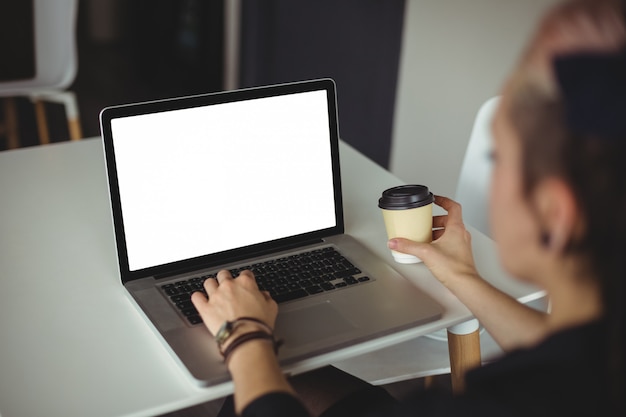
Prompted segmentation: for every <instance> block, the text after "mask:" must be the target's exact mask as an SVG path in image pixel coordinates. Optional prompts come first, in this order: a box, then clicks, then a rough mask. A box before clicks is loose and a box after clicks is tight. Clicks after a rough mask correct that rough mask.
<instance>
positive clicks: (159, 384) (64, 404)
mask: <svg viewBox="0 0 626 417" xmlns="http://www.w3.org/2000/svg"><path fill="white" fill-rule="evenodd" d="M341 164H342V178H343V187H344V201H345V218H346V228H347V231H348V232H349V233H351V234H352V235H354V236H355V237H356V238H358V239H359V240H361V241H362V242H364V243H365V244H366V245H367V246H368V247H370V249H372V250H373V251H374V252H377V253H379V254H381V255H382V256H384V257H385V258H386V259H388V260H389V261H390V262H393V261H392V258H391V255H390V254H389V252H388V250H387V247H386V236H385V231H384V226H383V223H382V219H381V217H380V213H379V209H378V208H377V206H376V202H377V199H378V197H379V194H380V192H381V191H382V190H383V189H385V188H388V187H390V186H394V185H397V184H399V183H400V181H399V180H398V179H397V178H395V177H394V176H393V175H391V174H390V173H389V172H387V171H385V170H384V169H382V168H380V167H379V166H377V165H376V164H374V163H373V162H371V161H370V160H368V159H366V158H365V157H364V156H362V155H361V154H359V153H358V152H356V151H355V150H353V149H352V148H350V147H349V146H347V145H345V144H342V145H341ZM0 195H1V197H0V198H1V200H0V277H1V278H0V279H1V280H2V290H1V291H0V337H1V339H0V415H1V416H2V417H22V416H25V417H33V416H44V415H45V416H65V417H67V416H81V417H82V416H87V415H88V416H91V417H96V416H143V415H155V414H161V413H166V412H169V411H172V410H176V409H180V408H184V407H187V406H191V405H194V404H198V403H201V402H205V401H209V400H211V399H215V398H219V397H221V396H224V395H226V394H227V393H229V392H230V390H231V389H232V387H231V386H230V384H224V385H221V386H218V387H213V388H206V389H203V388H198V387H196V386H195V385H194V383H193V382H192V381H190V380H189V379H187V378H186V376H185V374H184V373H183V372H181V371H180V369H179V368H178V366H177V364H176V362H175V360H174V359H173V358H172V357H171V356H169V354H168V353H167V351H166V350H165V349H164V348H163V347H162V345H161V344H160V342H159V340H158V338H157V336H155V334H154V333H153V332H152V331H151V329H150V327H149V326H148V325H146V323H145V321H144V319H143V318H142V316H141V315H140V313H139V312H138V311H137V309H136V308H135V306H134V305H133V303H132V302H131V301H130V300H129V298H128V297H127V296H126V292H125V290H124V289H123V288H122V286H121V284H120V281H119V275H118V270H117V262H116V255H115V244H114V239H113V226H112V221H111V214H110V210H109V202H108V191H107V184H106V176H105V165H104V158H103V153H102V144H101V141H100V139H99V138H94V139H90V140H83V141H80V142H72V143H70V142H67V143H61V144H54V145H46V146H40V147H36V148H25V149H19V150H13V151H5V152H1V153H0ZM472 234H473V244H474V251H475V252H474V253H475V255H476V259H477V265H478V267H479V269H480V270H481V272H482V273H483V274H484V275H485V276H486V277H487V279H489V280H490V281H492V282H493V283H494V284H495V285H496V286H498V287H499V288H501V289H503V290H504V291H506V292H508V293H509V294H511V295H513V296H514V297H516V298H518V299H521V300H530V299H534V298H537V297H539V296H541V293H540V292H539V291H537V290H535V289H533V288H531V287H527V286H525V285H522V284H519V283H516V282H514V281H512V280H511V279H510V278H508V277H507V276H506V275H505V274H504V273H503V272H502V271H501V269H500V268H499V266H498V262H497V260H496V255H495V251H494V246H493V242H491V241H490V240H489V239H488V238H487V237H485V236H483V235H481V234H480V233H478V232H475V231H474V232H473V233H472ZM396 266H397V269H398V270H399V271H400V272H401V273H403V274H404V275H405V276H406V277H407V278H408V279H410V280H411V281H412V282H414V283H415V285H417V286H419V287H420V288H421V289H423V290H424V291H425V292H427V293H428V294H430V295H431V296H432V297H433V298H434V299H435V300H437V301H438V302H439V303H440V304H441V305H442V306H443V307H444V310H445V312H444V314H443V317H442V318H441V319H440V320H438V321H436V322H433V323H429V324H427V325H423V326H420V327H417V328H414V329H410V330H406V331H403V332H401V333H398V334H394V335H390V336H387V337H385V338H383V339H379V340H376V341H373V342H368V343H365V344H362V345H358V346H355V347H352V348H349V349H345V350H343V351H341V352H337V353H335V354H334V355H331V356H329V355H326V356H323V357H319V358H315V359H313V360H309V361H307V362H306V363H299V364H296V365H294V366H293V367H292V368H291V369H290V371H292V372H302V371H305V370H307V369H311V368H314V367H317V366H322V365H324V364H327V363H329V362H334V363H339V364H341V363H344V362H341V361H343V360H348V362H349V360H352V359H349V358H354V357H355V356H356V355H359V354H363V353H369V352H372V351H375V350H377V349H381V348H386V347H389V346H392V345H396V344H398V343H401V342H406V341H413V340H415V338H417V337H418V336H421V335H424V334H427V333H431V332H433V331H435V330H438V329H443V328H447V327H449V326H451V325H454V324H456V323H459V322H462V321H465V320H467V319H468V318H471V314H470V313H469V311H468V310H467V309H466V308H465V307H464V306H463V305H462V304H461V303H460V302H459V301H458V300H457V299H456V298H455V297H454V296H453V295H452V294H451V293H450V292H449V291H448V290H446V289H445V288H444V287H443V286H442V285H440V284H439V283H438V282H437V281H436V280H435V279H434V278H433V277H432V276H431V275H430V273H429V272H428V270H427V269H426V268H425V267H424V266H423V265H396ZM409 343H410V342H409ZM391 349H393V348H391ZM370 354H371V353H370ZM348 366H349V363H348ZM357 368H358V365H357ZM366 371H367V372H371V369H370V370H366ZM355 372H356V373H358V369H357V370H356V371H355Z"/></svg>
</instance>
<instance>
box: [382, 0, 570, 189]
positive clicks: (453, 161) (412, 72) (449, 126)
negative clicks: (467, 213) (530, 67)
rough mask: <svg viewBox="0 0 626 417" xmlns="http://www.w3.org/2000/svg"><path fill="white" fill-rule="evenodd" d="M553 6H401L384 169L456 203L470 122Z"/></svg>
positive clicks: (506, 0) (532, 1)
mask: <svg viewBox="0 0 626 417" xmlns="http://www.w3.org/2000/svg"><path fill="white" fill-rule="evenodd" d="M555 3H558V0H407V10H406V17H405V24H404V39H403V46H402V55H401V62H400V74H399V78H398V91H397V95H396V109H395V120H394V132H393V143H392V149H391V163H390V169H391V171H392V172H393V173H394V174H396V175H397V176H398V177H400V178H402V179H403V180H404V181H406V182H410V183H419V184H425V185H428V186H429V187H430V188H431V189H432V190H434V192H435V193H439V194H443V195H448V196H454V192H455V189H456V182H457V178H458V175H459V171H460V168H461V162H462V159H463V155H464V153H465V147H466V146H467V141H468V139H469V135H470V131H471V128H472V125H473V121H474V117H475V115H476V112H477V111H478V108H479V107H480V105H481V104H482V103H483V102H484V101H486V100H487V99H488V98H490V97H492V96H494V95H497V94H498V92H499V89H500V87H501V85H502V83H503V82H504V79H505V77H506V76H507V74H508V73H509V71H510V70H511V68H512V67H513V65H514V64H515V62H516V61H517V58H518V56H519V54H520V53H521V50H522V49H523V47H524V45H525V44H526V41H527V39H528V37H529V36H530V34H531V33H532V32H533V30H534V28H535V27H536V24H537V23H538V20H539V18H540V17H541V16H542V14H543V13H544V12H545V10H546V9H547V8H549V6H551V5H553V4H555Z"/></svg>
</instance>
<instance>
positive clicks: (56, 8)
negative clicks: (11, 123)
mask: <svg viewBox="0 0 626 417" xmlns="http://www.w3.org/2000/svg"><path fill="white" fill-rule="evenodd" d="M77 3H78V2H77V0H33V3H32V5H33V7H32V14H33V16H32V18H33V24H32V28H33V30H34V34H30V35H29V36H31V37H33V36H34V38H33V40H34V45H33V46H34V62H35V71H34V77H32V78H31V77H29V78H26V79H18V80H1V79H0V96H17V95H27V94H29V93H31V92H32V91H35V90H61V89H65V88H66V87H67V86H68V85H70V84H71V83H72V82H73V81H74V78H75V77H76V71H77V57H76V55H77V53H76V13H77V10H78V5H77ZM2 9H3V11H4V9H5V7H2ZM6 9H7V11H6V12H7V13H9V12H10V11H11V8H10V7H7V8H6ZM26 10H28V8H27V9H26ZM21 17H22V18H25V19H30V16H26V15H24V14H23V13H22V16H21ZM10 18H11V16H7V15H5V16H4V19H10ZM16 18H17V17H16ZM15 25H16V27H17V28H20V26H19V24H18V23H15ZM24 27H30V25H28V24H26V23H24ZM10 41H11V42H13V41H14V40H10ZM23 47H24V48H28V45H24V46H23Z"/></svg>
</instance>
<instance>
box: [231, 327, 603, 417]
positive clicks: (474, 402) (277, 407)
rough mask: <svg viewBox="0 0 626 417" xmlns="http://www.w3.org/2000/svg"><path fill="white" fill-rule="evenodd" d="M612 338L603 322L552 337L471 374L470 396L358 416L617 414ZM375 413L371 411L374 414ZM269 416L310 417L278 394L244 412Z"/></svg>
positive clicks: (413, 402)
mask: <svg viewBox="0 0 626 417" xmlns="http://www.w3.org/2000/svg"><path fill="white" fill-rule="evenodd" d="M606 334H607V331H606V328H605V325H604V323H602V322H594V323H591V324H587V325H584V326H579V327H575V328H571V329H568V330H565V331H562V332H559V333H557V334H555V335H552V336H550V337H549V338H548V339H546V340H545V341H544V342H543V343H541V344H540V345H538V346H537V347H535V348H532V349H521V350H517V351H515V352H512V353H510V354H508V355H507V356H505V357H504V358H502V359H501V360H499V361H497V362H494V363H491V364H488V365H485V366H483V367H481V368H479V369H476V370H474V371H471V372H468V374H467V379H466V392H465V394H463V395H461V396H457V397H452V396H451V395H450V394H449V393H446V392H439V391H433V390H428V391H423V392H420V393H418V394H416V395H415V396H414V397H412V398H410V399H408V400H407V401H405V402H402V403H396V404H394V403H389V404H387V405H386V409H384V410H380V409H379V410H377V411H373V412H370V413H365V414H358V415H363V416H365V415H369V416H424V417H425V416H456V415H458V416H463V417H471V416H481V417H487V416H498V417H503V416H524V417H526V416H551V417H552V416H599V415H611V412H610V411H611V406H610V401H609V394H608V392H609V391H608V377H607V375H606V372H605V368H606V366H605V364H604V361H605V360H606V346H607V343H606V340H605V338H606ZM340 403H342V402H340ZM343 403H345V401H344V402H343ZM345 405H346V404H342V406H344V407H345ZM333 408H334V407H333ZM374 408H375V407H369V410H373V409H374ZM333 415H334V414H333ZM344 415H351V416H352V415H357V414H354V413H345V414H344ZM263 416H273V417H280V416H290V417H300V416H302V417H304V416H308V414H307V412H306V410H305V409H304V407H303V406H302V405H301V404H300V402H299V401H298V400H297V399H295V398H294V397H292V396H290V395H288V394H278V393H274V394H267V395H265V396H263V397H261V398H258V399H257V400H255V401H253V402H252V403H251V404H250V405H249V406H248V407H247V408H246V409H245V410H244V412H243V417H263Z"/></svg>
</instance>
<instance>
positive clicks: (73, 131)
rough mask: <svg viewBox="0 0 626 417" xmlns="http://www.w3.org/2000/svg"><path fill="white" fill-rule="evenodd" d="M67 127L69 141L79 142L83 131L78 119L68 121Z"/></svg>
mask: <svg viewBox="0 0 626 417" xmlns="http://www.w3.org/2000/svg"><path fill="white" fill-rule="evenodd" d="M67 126H68V128H69V131H70V140H81V139H82V138H83V131H82V129H81V126H80V120H78V118H73V119H68V120H67Z"/></svg>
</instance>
